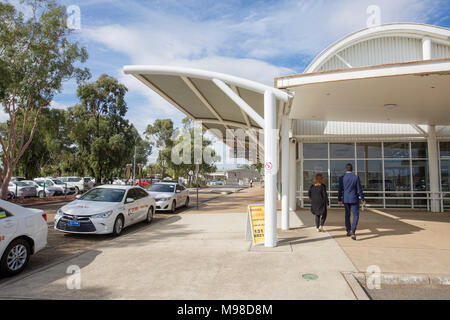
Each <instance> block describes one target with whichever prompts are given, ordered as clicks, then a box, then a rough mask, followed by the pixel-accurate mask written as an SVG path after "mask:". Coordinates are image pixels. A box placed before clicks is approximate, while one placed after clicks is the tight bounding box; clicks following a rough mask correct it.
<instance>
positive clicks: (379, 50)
mask: <svg viewBox="0 0 450 320" xmlns="http://www.w3.org/2000/svg"><path fill="white" fill-rule="evenodd" d="M425 37H428V38H430V39H432V41H433V43H434V44H435V45H436V46H442V48H439V49H440V50H445V51H446V52H447V51H448V52H450V30H449V29H448V28H443V27H438V26H432V25H426V24H418V23H395V24H385V25H380V26H376V27H371V28H366V29H363V30H360V31H357V32H354V33H352V34H350V35H348V36H346V37H344V38H342V39H340V40H339V41H337V42H335V43H334V44H332V45H331V46H329V47H328V48H327V49H325V50H324V51H322V52H321V53H320V54H319V55H317V57H316V58H315V59H314V60H313V61H312V62H311V64H310V65H309V66H308V67H307V68H306V69H305V71H304V73H311V72H319V71H327V70H331V69H343V68H352V67H365V66H370V65H378V64H387V63H399V62H408V61H414V60H421V59H422V57H421V55H422V49H421V48H422V44H421V42H422V39H423V38H425ZM394 38H395V39H397V40H396V41H392V40H391V39H394ZM399 38H403V39H404V41H399V40H398V39H399ZM415 41H417V43H415ZM401 49H404V56H402V54H401V53H399V50H401ZM394 51H396V52H394ZM436 51H438V50H436ZM361 55H363V56H364V57H363V58H364V59H365V60H367V59H369V60H372V61H368V62H369V63H368V64H367V63H366V64H364V62H363V61H359V59H361ZM445 57H446V54H444V55H443V56H436V57H434V58H435V59H437V58H445ZM352 58H353V59H354V58H356V59H357V60H358V61H355V63H356V65H354V64H353V61H352ZM365 60H364V61H365ZM371 62H372V63H371ZM328 64H330V66H327V65H328ZM349 64H350V65H349ZM333 66H334V68H333ZM336 66H337V67H336Z"/></svg>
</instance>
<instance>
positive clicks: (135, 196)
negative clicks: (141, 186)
mask: <svg viewBox="0 0 450 320" xmlns="http://www.w3.org/2000/svg"><path fill="white" fill-rule="evenodd" d="M128 198H132V199H134V200H138V199H139V195H138V194H137V192H136V189H130V190H129V191H128V193H127V199H128Z"/></svg>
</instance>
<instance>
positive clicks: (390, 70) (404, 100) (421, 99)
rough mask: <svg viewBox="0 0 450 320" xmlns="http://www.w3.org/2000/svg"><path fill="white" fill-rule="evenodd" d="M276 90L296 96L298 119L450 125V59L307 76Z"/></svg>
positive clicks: (281, 80)
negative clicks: (282, 90) (292, 93)
mask: <svg viewBox="0 0 450 320" xmlns="http://www.w3.org/2000/svg"><path fill="white" fill-rule="evenodd" d="M276 85H277V87H278V88H281V89H287V90H289V91H292V92H294V93H295V99H294V101H293V104H292V108H291V112H290V115H289V117H290V118H293V119H301V120H324V121H349V122H380V123H407V124H417V125H421V124H429V125H449V124H450V90H449V89H450V59H437V60H424V61H415V62H407V63H396V64H387V65H378V66H372V67H362V68H351V69H342V70H333V71H325V72H316V73H306V74H300V75H294V76H288V77H280V78H277V79H276Z"/></svg>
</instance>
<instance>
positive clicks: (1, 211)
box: [0, 208, 12, 219]
mask: <svg viewBox="0 0 450 320" xmlns="http://www.w3.org/2000/svg"><path fill="white" fill-rule="evenodd" d="M7 217H12V214H10V213H9V212H8V211H6V210H5V209H3V208H0V219H4V218H7Z"/></svg>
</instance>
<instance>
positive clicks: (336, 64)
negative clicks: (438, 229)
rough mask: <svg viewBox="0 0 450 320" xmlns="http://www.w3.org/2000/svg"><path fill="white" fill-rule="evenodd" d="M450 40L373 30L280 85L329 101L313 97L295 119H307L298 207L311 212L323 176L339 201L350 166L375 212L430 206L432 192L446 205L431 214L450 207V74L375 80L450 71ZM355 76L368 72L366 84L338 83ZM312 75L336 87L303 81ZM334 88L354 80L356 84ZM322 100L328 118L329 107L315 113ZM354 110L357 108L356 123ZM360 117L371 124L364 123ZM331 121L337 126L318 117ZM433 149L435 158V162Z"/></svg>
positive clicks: (434, 33) (299, 142)
mask: <svg viewBox="0 0 450 320" xmlns="http://www.w3.org/2000/svg"><path fill="white" fill-rule="evenodd" d="M449 36H450V32H449V30H448V29H445V28H440V27H434V26H427V25H419V24H395V25H385V26H380V27H377V28H370V29H366V30H363V31H360V32H356V33H354V34H351V35H349V36H347V37H345V38H344V39H342V40H340V41H338V42H337V43H335V44H333V45H332V46H330V47H329V48H327V49H326V50H325V51H323V52H322V53H321V54H319V55H318V56H317V57H316V58H315V59H314V60H313V61H312V63H311V64H310V65H309V66H308V67H307V68H306V70H305V72H304V74H303V75H299V76H298V77H296V76H292V77H284V78H278V79H277V80H276V85H277V87H278V88H289V89H290V90H293V88H295V87H296V86H302V87H303V88H302V90H309V91H313V90H319V91H320V94H321V95H322V97H320V96H317V95H314V94H311V96H310V97H308V98H307V99H305V100H306V103H304V104H303V106H302V107H300V106H299V108H300V109H303V114H301V115H300V114H299V116H297V117H295V118H300V119H301V120H293V122H292V137H293V138H295V140H296V147H295V148H296V151H295V153H296V177H297V178H296V186H295V188H296V197H297V201H298V204H299V205H300V206H302V207H303V206H307V205H308V199H307V190H308V189H309V187H310V185H311V183H312V181H313V177H314V175H315V174H317V173H322V174H323V175H324V176H325V178H326V184H327V186H328V189H329V192H330V195H331V203H332V205H337V188H338V181H339V177H340V176H341V175H342V174H343V168H344V166H345V164H346V163H351V164H352V165H353V167H354V169H355V172H356V173H357V174H358V175H359V176H360V178H361V182H362V184H363V187H364V190H365V192H366V198H367V203H368V205H370V206H372V207H381V208H398V207H403V208H421V209H424V208H426V209H430V207H431V199H432V193H431V191H434V192H433V196H434V197H435V198H436V197H437V198H439V203H438V204H437V206H438V207H439V208H437V209H438V210H433V211H441V210H442V209H443V208H450V176H449V169H450V130H449V127H448V126H446V124H448V123H446V122H445V121H446V120H448V118H449V114H450V100H449V99H448V98H449V96H448V93H445V91H448V90H450V82H449V81H448V77H449V70H448V69H447V70H444V71H443V72H437V73H427V72H426V71H425V72H422V73H420V74H414V75H412V76H410V77H407V76H405V75H404V74H402V73H398V74H397V75H393V76H391V79H389V77H386V78H384V79H383V78H382V75H377V74H373V75H371V74H370V73H371V72H374V71H380V70H381V69H383V68H386V69H387V68H391V69H392V68H394V69H401V68H407V66H408V65H409V66H410V67H414V66H419V65H420V64H421V62H422V61H427V60H428V61H433V60H434V61H437V62H438V63H439V61H440V62H441V63H446V64H447V65H448V60H446V59H449V58H450V37H449ZM428 63H429V62H428ZM353 70H357V71H360V72H366V73H367V78H365V79H357V80H353V81H352V79H351V76H350V77H349V78H345V79H339V80H336V79H332V77H333V76H336V74H339V73H341V74H342V73H345V72H347V73H348V72H351V71H353ZM405 70H406V69H405ZM314 76H316V77H319V76H322V77H325V78H327V77H328V78H330V79H331V80H330V81H327V79H324V80H325V81H320V82H318V83H317V84H316V83H307V84H303V83H299V84H296V83H295V80H296V79H300V80H302V78H306V77H309V78H311V77H314ZM395 77H397V78H398V80H396V79H395ZM414 78H423V79H426V80H423V81H415V80H414ZM377 79H378V81H377ZM335 81H341V82H348V85H347V87H346V84H345V83H343V84H341V83H338V82H335ZM364 81H365V82H367V84H364ZM352 82H353V83H352ZM383 82H384V83H383ZM418 92H420V94H418ZM300 94H302V93H299V95H300ZM441 94H442V96H441V97H439V96H436V95H441ZM359 96H360V97H359ZM297 98H298V97H296V99H297ZM314 99H316V100H314ZM335 99H336V100H335ZM414 100H415V101H414ZM316 103H317V105H316ZM320 103H322V104H326V105H327V109H328V112H329V114H328V115H327V114H324V111H323V108H322V110H318V109H316V107H317V108H320ZM341 104H346V108H347V110H348V109H350V112H345V113H343V114H341V115H339V114H338V113H339V107H340V105H341ZM428 104H431V105H433V107H432V108H431V106H429V105H428ZM305 105H306V108H305ZM330 108H331V109H332V110H329V109H330ZM429 108H430V110H429ZM305 109H307V110H305ZM351 109H353V110H354V111H356V110H357V111H356V112H358V115H357V116H356V117H355V116H354V114H353V113H352V110H351ZM415 109H418V110H415ZM420 109H421V110H420ZM365 110H367V113H366V114H365V112H364V111H365ZM427 110H429V112H435V113H436V114H435V115H434V117H436V118H442V121H443V122H441V123H440V124H442V125H436V124H438V123H439V121H429V120H430V119H431V118H430V117H431V116H427V115H426V114H427V113H428V111H427ZM298 113H300V112H298ZM422 114H423V118H422V117H421V115H422ZM361 115H362V117H363V118H365V121H364V122H362V121H358V120H361ZM327 117H329V119H330V121H324V120H320V121H318V120H316V118H322V119H323V118H327ZM427 117H429V118H428V119H427ZM356 118H357V119H356ZM337 119H340V120H341V121H336V120H337ZM355 120H357V121H356V122H354V121H355ZM429 125H432V126H431V127H430V126H429ZM430 135H432V137H430ZM435 139H436V140H437V148H434V147H433V148H430V146H429V143H435V141H434V140H435ZM430 152H431V153H436V152H437V154H432V155H431V157H430V154H429V153H430ZM430 161H432V162H434V163H432V164H431V166H432V167H434V168H433V169H434V170H435V171H437V173H438V179H430ZM436 168H437V170H436ZM434 174H436V172H434ZM433 184H434V185H433ZM436 184H437V185H436ZM441 192H449V194H445V193H441ZM435 209H436V208H435Z"/></svg>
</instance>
